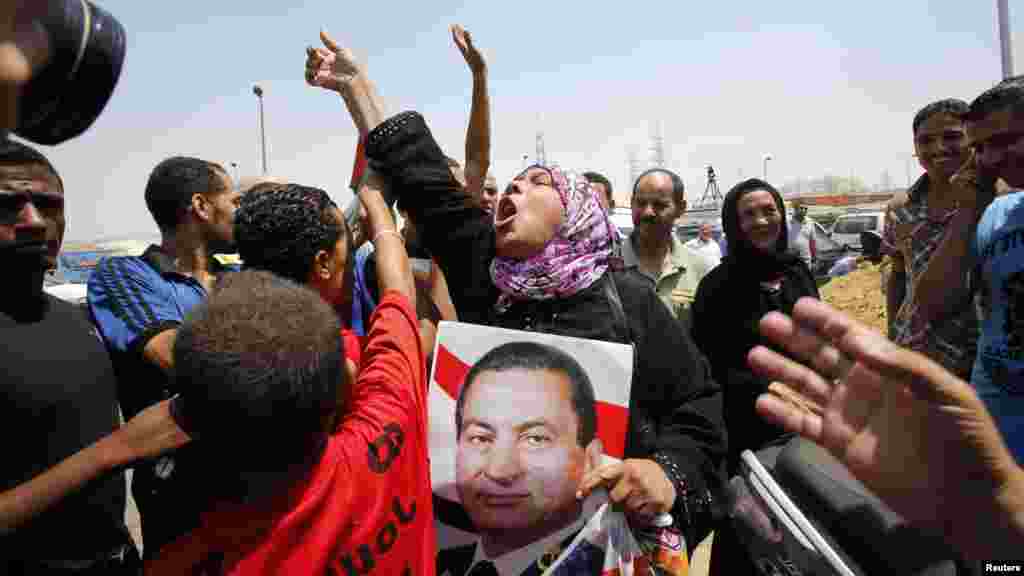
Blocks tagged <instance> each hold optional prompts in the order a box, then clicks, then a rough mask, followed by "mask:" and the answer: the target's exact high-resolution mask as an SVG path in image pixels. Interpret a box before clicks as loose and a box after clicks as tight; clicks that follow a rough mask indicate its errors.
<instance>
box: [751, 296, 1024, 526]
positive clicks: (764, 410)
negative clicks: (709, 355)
mask: <svg viewBox="0 0 1024 576" xmlns="http://www.w3.org/2000/svg"><path fill="white" fill-rule="evenodd" d="M761 331H762V333H763V334H764V335H765V336H766V337H767V338H769V339H770V340H772V341H774V342H776V343H777V344H779V345H780V346H783V347H784V348H785V349H786V350H788V351H789V352H790V353H791V354H792V355H794V356H795V357H797V358H800V359H802V360H803V361H805V362H807V363H808V365H809V366H810V367H807V366H804V365H801V364H799V363H797V362H794V361H793V360H790V359H788V358H785V357H783V356H781V355H779V354H777V353H775V352H772V351H771V350H768V349H767V348H764V347H758V348H755V349H754V350H752V351H751V353H750V356H749V360H750V365H751V367H752V368H753V369H754V370H755V371H757V372H759V373H761V374H763V375H764V376H766V377H769V378H773V379H777V380H782V381H784V382H786V383H787V384H788V385H789V386H790V387H792V388H794V389H795V390H797V391H799V393H801V394H803V395H805V396H806V397H807V399H808V400H809V401H811V402H815V403H817V404H818V405H820V406H822V407H823V408H824V411H823V414H822V415H820V416H819V415H817V414H813V413H811V412H808V411H803V410H799V409H798V408H796V407H795V406H793V405H792V404H791V403H786V402H782V401H780V400H779V399H776V398H773V397H771V396H762V397H761V398H760V399H759V400H758V403H757V408H758V411H759V412H760V413H761V414H762V415H763V416H764V417H765V418H767V419H769V420H771V421H774V422H776V423H778V424H779V425H781V426H783V427H785V428H787V429H789V430H791V431H794V432H797V433H799V434H801V435H803V436H805V437H807V438H808V439H810V440H812V441H814V442H816V443H818V444H820V445H822V446H823V447H825V448H826V449H827V450H829V451H830V452H831V453H832V454H833V455H834V456H835V457H836V458H838V459H839V460H841V461H842V462H843V463H845V464H846V466H847V467H848V468H849V469H850V471H851V473H853V475H854V476H856V477H857V478H858V479H859V480H860V481H861V482H863V483H864V484H865V486H867V487H868V488H869V489H871V490H872V491H874V492H875V494H876V495H878V496H879V497H880V498H881V499H882V500H883V501H885V502H886V503H887V504H889V505H890V506H892V508H893V509H894V510H896V511H897V512H899V513H901V514H903V515H904V516H905V517H906V518H907V519H908V520H910V521H911V522H913V523H915V524H918V525H921V526H927V527H931V528H933V529H936V530H939V531H941V532H942V533H944V534H947V535H949V534H952V533H958V532H963V531H964V530H968V529H970V522H969V521H966V519H970V518H975V517H982V516H980V515H979V512H982V511H988V510H992V509H993V508H994V507H995V500H996V499H997V498H998V497H999V496H1000V495H1001V494H1002V493H1003V491H1004V490H1005V489H1006V488H1007V486H1008V485H1010V484H1011V480H1012V479H1015V478H1018V476H1019V474H1020V471H1019V469H1018V468H1017V467H1016V465H1015V463H1014V461H1013V458H1012V457H1011V456H1010V454H1009V451H1008V450H1007V448H1006V446H1005V444H1004V443H1003V441H1002V439H1001V437H1000V436H999V433H998V431H997V430H996V428H995V424H994V422H993V421H992V418H991V417H990V416H989V415H988V413H987V411H986V410H985V408H984V405H983V404H982V403H981V400H980V399H979V398H978V397H977V396H976V395H975V394H974V393H973V390H972V389H971V388H970V386H969V385H968V384H967V383H966V382H963V381H962V380H959V379H958V378H956V377H955V376H953V375H952V374H950V373H949V372H947V371H946V370H944V369H943V368H941V367H940V366H938V365H937V364H935V363H934V362H932V361H931V360H929V359H927V358H925V357H924V356H921V355H920V354H917V353H914V352H911V351H909V350H905V349H903V348H900V347H898V346H896V345H895V344H893V343H891V342H889V341H888V340H887V339H886V338H885V337H884V336H882V335H881V334H879V333H877V332H874V331H872V330H870V329H869V328H867V327H865V326H862V325H860V324H858V323H856V322H855V321H853V320H852V319H850V318H849V317H847V316H846V315H844V314H842V313H840V312H838V311H836V310H835V309H833V308H831V307H829V306H828V305H827V304H824V303H822V302H819V301H817V300H813V299H806V298H805V299H803V300H801V301H800V302H798V303H797V305H796V307H795V308H794V310H793V318H792V319H791V318H788V317H786V316H783V315H781V314H778V313H773V314H769V315H767V316H765V318H764V319H762V321H761Z"/></svg>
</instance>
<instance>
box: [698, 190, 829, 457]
mask: <svg viewBox="0 0 1024 576" xmlns="http://www.w3.org/2000/svg"><path fill="white" fill-rule="evenodd" d="M722 226H723V227H724V229H725V236H726V238H727V241H728V243H729V254H728V256H726V257H725V258H724V259H723V260H722V264H721V265H720V266H718V267H717V268H715V269H714V270H712V271H711V272H710V273H709V274H708V275H707V276H705V277H704V279H703V280H702V281H701V283H700V285H699V286H698V288H697V296H696V299H695V301H694V303H693V309H692V314H693V327H692V333H693V339H694V341H695V342H696V343H697V347H698V348H700V349H701V351H702V352H703V353H704V355H705V356H707V357H708V360H709V361H710V362H711V371H712V375H713V377H714V379H715V381H717V382H719V383H720V385H721V386H722V389H723V394H724V401H725V424H726V430H727V432H728V435H729V468H730V472H734V471H735V466H736V463H737V460H738V458H739V454H740V452H742V451H743V450H747V449H750V450H757V449H759V448H761V447H763V446H765V445H767V444H770V443H772V442H773V441H775V440H778V439H780V438H783V437H785V433H784V432H783V430H782V429H781V428H778V427H776V426H774V425H771V424H768V423H767V422H765V421H764V420H762V419H761V418H760V417H759V416H758V415H757V414H756V413H755V412H754V402H755V401H756V400H757V397H758V395H760V394H762V393H764V392H767V390H768V384H769V382H768V381H767V380H765V379H764V378H761V377H760V376H757V375H755V374H754V373H753V372H752V371H751V370H750V367H749V366H748V365H747V353H748V352H750V350H751V348H753V347H754V346H756V345H758V344H761V345H766V346H768V345H769V343H768V342H767V341H765V340H764V339H762V338H761V336H760V334H759V333H758V329H757V325H758V322H759V321H760V320H761V317H762V316H764V315H765V314H767V313H768V312H771V311H774V310H778V311H781V312H783V313H785V314H790V313H791V312H792V310H793V305H794V304H796V301H797V300H799V299H800V298H802V297H804V296H812V297H814V298H818V297H819V295H818V287H817V285H816V284H815V282H814V276H813V275H812V274H811V271H810V269H808V268H807V265H806V264H804V263H803V261H802V260H800V258H799V257H797V256H795V255H793V254H790V253H788V252H787V240H786V239H787V236H788V234H787V230H786V209H785V205H784V204H783V202H782V196H781V195H780V194H779V192H778V191H777V190H776V189H775V188H774V187H772V185H771V184H768V183H767V182H765V181H763V180H759V179H757V178H751V179H750V180H745V181H743V182H740V183H739V184H737V185H736V186H735V187H733V189H732V190H730V191H729V193H728V194H727V195H726V197H725V202H724V203H723V205H722Z"/></svg>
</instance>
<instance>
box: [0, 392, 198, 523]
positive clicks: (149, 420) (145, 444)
mask: <svg viewBox="0 0 1024 576" xmlns="http://www.w3.org/2000/svg"><path fill="white" fill-rule="evenodd" d="M171 402H172V401H171V400H165V401H163V402H160V403H158V404H154V405H153V406H150V407H149V408H147V409H145V410H143V411H142V412H140V413H139V414H138V415H137V416H135V417H134V418H132V419H131V420H129V421H128V422H127V423H126V424H125V425H124V426H121V427H120V428H118V429H117V430H115V431H114V432H111V433H110V434H109V435H107V436H104V437H103V438H101V439H99V440H97V441H96V442H95V443H94V444H92V445H90V446H88V447H86V448H83V449H82V450H80V451H78V452H76V453H74V454H72V455H71V456H68V457H67V458H65V459H64V460H62V461H60V462H59V463H58V464H57V465H56V466H54V467H53V468H50V469H49V470H47V471H46V472H43V473H42V474H40V475H39V476H36V477H35V478H33V479H31V480H29V481H28V482H24V483H22V484H19V485H18V486H15V487H14V488H11V489H10V490H7V491H4V492H2V493H0V535H2V534H8V533H10V532H12V531H14V530H17V529H18V527H19V526H21V525H22V524H24V523H26V522H28V521H29V520H31V519H32V518H34V517H36V516H38V515H40V514H42V513H43V512H45V511H46V510H48V509H49V508H51V507H53V506H55V505H56V504H57V503H59V502H60V501H61V500H63V499H64V498H66V497H67V496H69V495H70V494H72V493H74V492H76V491H77V490H79V489H80V488H81V487H82V486H84V485H86V484H87V483H89V482H91V481H92V480H94V479H96V478H99V477H100V476H103V475H105V474H109V473H113V472H115V471H116V470H118V469H119V468H121V467H124V466H127V465H129V464H131V463H132V462H135V461H137V460H141V459H143V458H151V457H154V456H157V455H159V454H161V453H163V452H166V451H168V450H171V449H174V448H179V447H181V446H183V445H184V444H185V443H187V442H188V441H189V438H188V436H187V435H186V434H185V432H183V431H182V430H181V429H180V428H179V427H178V425H177V424H176V423H175V421H174V418H173V417H172V416H171V411H170V405H171Z"/></svg>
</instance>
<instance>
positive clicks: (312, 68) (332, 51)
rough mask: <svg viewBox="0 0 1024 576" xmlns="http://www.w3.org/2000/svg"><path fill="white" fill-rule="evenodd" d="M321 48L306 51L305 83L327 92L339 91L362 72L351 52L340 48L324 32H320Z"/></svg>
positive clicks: (310, 48) (311, 48)
mask: <svg viewBox="0 0 1024 576" xmlns="http://www.w3.org/2000/svg"><path fill="white" fill-rule="evenodd" d="M320 41H321V42H323V44H324V47H323V48H314V47H312V46H310V47H309V48H307V49H306V82H307V83H309V84H310V85H311V86H318V87H320V88H326V89H328V90H334V91H340V90H341V89H342V88H343V87H344V86H345V85H346V84H348V83H349V82H351V81H352V80H353V79H354V78H355V77H356V76H358V75H359V74H361V73H362V72H363V69H362V67H361V66H360V65H359V63H358V62H357V61H356V59H355V56H354V55H353V54H352V51H351V50H349V49H348V48H342V47H340V46H338V44H337V43H336V42H335V41H334V40H332V39H331V38H330V37H329V36H328V35H327V33H326V32H323V31H321V32H320Z"/></svg>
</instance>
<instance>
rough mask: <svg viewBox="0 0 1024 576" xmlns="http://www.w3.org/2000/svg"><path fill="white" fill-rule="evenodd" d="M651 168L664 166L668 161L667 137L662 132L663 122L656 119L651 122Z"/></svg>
mask: <svg viewBox="0 0 1024 576" xmlns="http://www.w3.org/2000/svg"><path fill="white" fill-rule="evenodd" d="M650 157H651V168H664V167H665V163H666V158H665V138H664V137H663V136H662V133H661V122H659V121H655V122H652V123H651V147H650Z"/></svg>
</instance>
